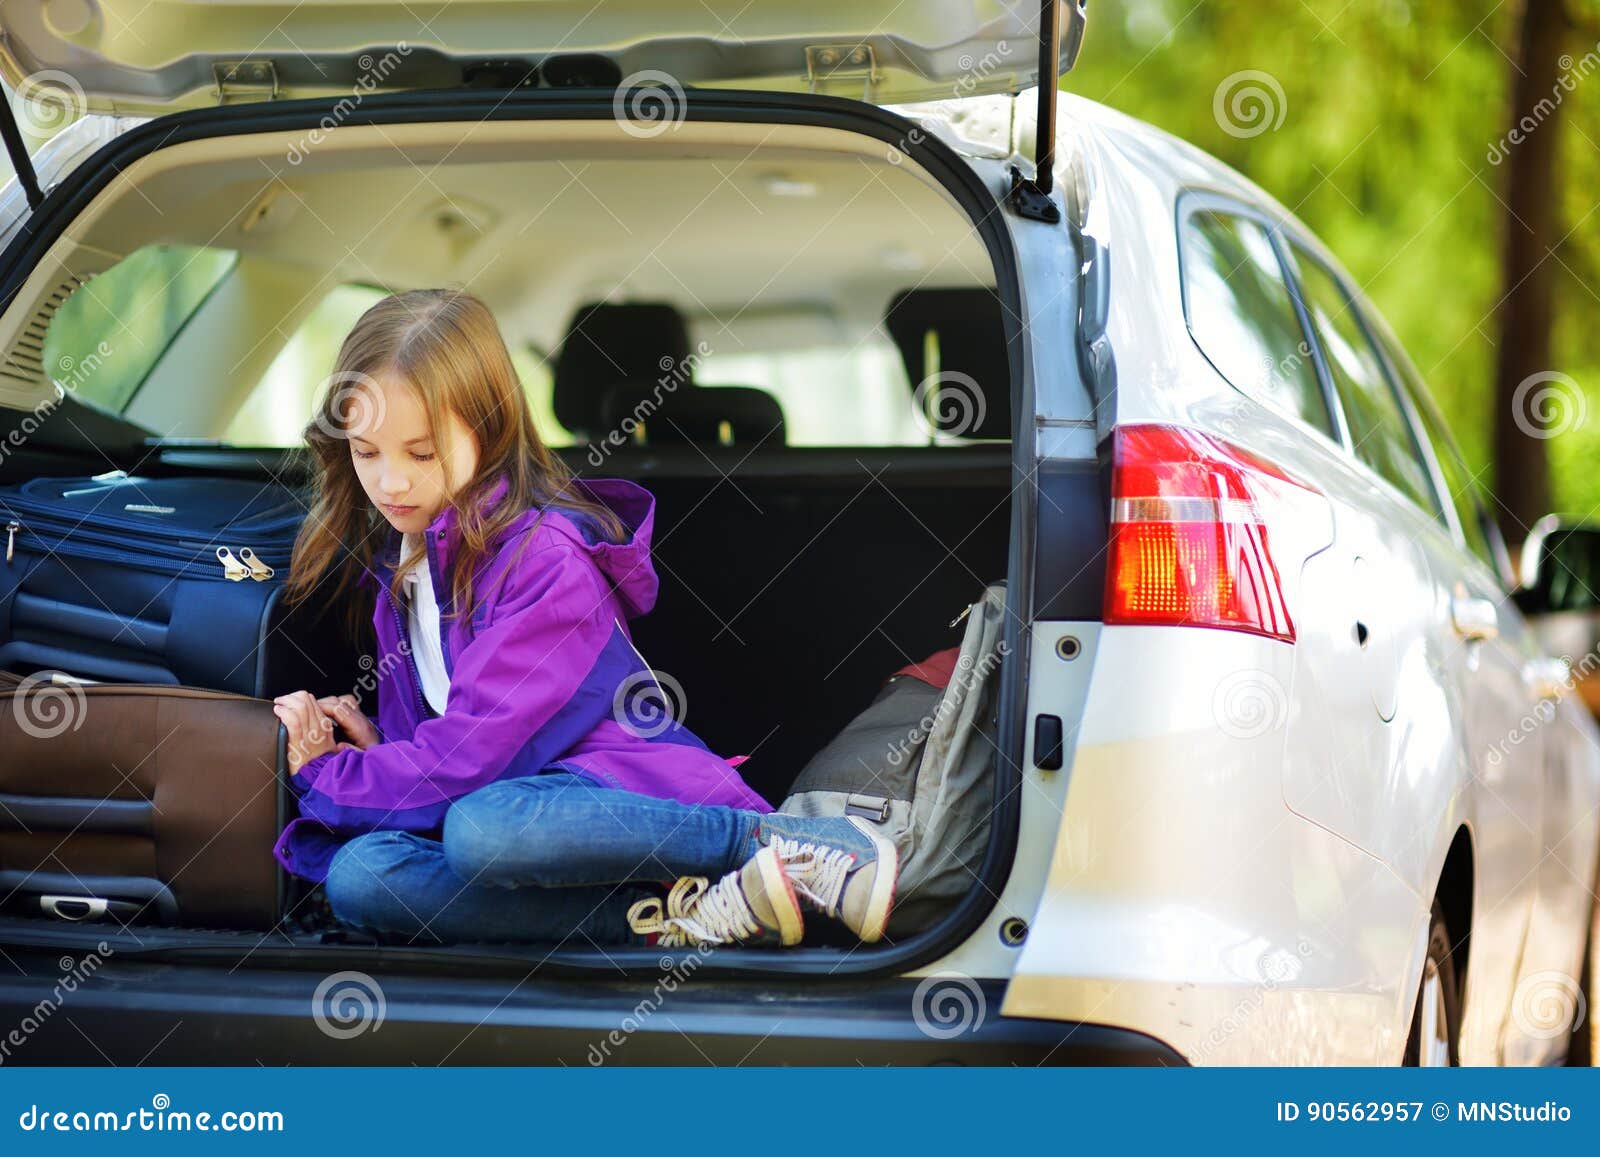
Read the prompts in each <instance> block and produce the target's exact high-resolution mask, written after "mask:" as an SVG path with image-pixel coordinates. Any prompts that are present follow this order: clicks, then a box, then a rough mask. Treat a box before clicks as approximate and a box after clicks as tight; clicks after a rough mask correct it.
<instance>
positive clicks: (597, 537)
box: [530, 478, 660, 619]
mask: <svg viewBox="0 0 1600 1157" xmlns="http://www.w3.org/2000/svg"><path fill="white" fill-rule="evenodd" d="M574 485H575V486H576V487H577V488H578V489H579V490H582V491H583V492H584V495H585V496H586V497H588V498H589V499H590V500H591V501H594V502H597V503H599V504H600V505H601V506H604V507H605V508H606V509H608V510H610V511H611V513H613V514H615V515H616V516H617V519H618V521H620V522H621V523H622V529H623V537H622V539H621V540H620V541H618V542H608V541H606V538H605V534H604V531H603V528H602V527H601V526H600V525H599V524H598V523H597V522H596V520H595V519H594V517H593V516H592V515H587V514H582V513H579V512H578V511H576V510H572V509H570V508H568V507H564V506H562V505H561V504H560V503H559V502H556V503H552V504H551V505H550V506H549V507H548V514H554V515H556V516H557V518H556V519H554V520H551V519H550V518H549V517H548V515H547V517H546V522H547V524H548V525H550V526H551V528H552V529H554V530H556V531H557V532H558V533H563V534H566V536H567V537H568V538H569V539H571V540H572V541H573V542H574V543H576V544H577V545H578V546H580V547H581V548H582V549H583V550H584V552H585V553H587V554H588V556H589V557H590V558H591V559H592V560H593V561H594V564H595V566H597V567H598V568H599V569H600V573H601V574H603V575H605V576H606V578H607V579H608V580H609V581H610V583H611V585H612V587H613V589H615V590H616V592H617V598H618V600H619V601H620V602H621V603H622V608H623V612H624V613H625V614H626V615H627V616H628V618H630V619H636V618H638V617H639V616H640V615H643V614H646V613H648V612H649V610H650V608H651V607H653V606H655V605H656V595H657V594H658V593H659V590H660V580H659V579H658V577H657V576H656V568H655V564H654V563H652V562H651V561H650V542H651V539H652V537H653V536H654V534H655V523H656V500H655V497H654V496H653V495H652V494H651V493H650V492H649V491H648V490H646V489H645V488H644V487H643V486H640V485H639V484H638V483H636V482H629V481H628V480H627V479H625V478H595V479H590V480H587V481H586V480H584V479H574ZM530 513H532V512H530Z"/></svg>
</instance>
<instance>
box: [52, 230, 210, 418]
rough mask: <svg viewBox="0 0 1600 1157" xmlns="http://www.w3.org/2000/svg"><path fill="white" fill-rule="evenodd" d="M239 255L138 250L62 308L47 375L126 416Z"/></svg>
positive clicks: (193, 249)
mask: <svg viewBox="0 0 1600 1157" xmlns="http://www.w3.org/2000/svg"><path fill="white" fill-rule="evenodd" d="M237 258H238V254H236V253H234V252H232V251H231V250H226V249H207V248H202V247H199V246H194V245H148V246H146V247H144V248H143V249H136V250H134V251H133V252H132V253H130V254H128V256H127V257H125V258H123V259H122V260H121V261H119V262H118V263H117V264H116V265H113V266H112V267H111V268H110V269H108V270H106V271H105V272H104V273H101V274H99V275H98V276H96V277H93V278H90V279H89V280H88V281H86V282H84V283H83V284H82V285H80V286H79V287H78V288H77V289H76V290H74V291H73V293H72V295H71V296H70V297H68V298H67V300H66V301H64V302H62V303H61V308H60V309H58V310H57V311H56V314H55V316H54V317H53V318H52V319H51V320H50V325H49V328H47V329H46V330H45V335H44V369H45V373H46V374H47V375H48V376H49V377H51V378H52V379H54V380H55V381H57V382H60V383H61V384H62V385H63V386H64V387H66V388H67V389H68V390H69V391H70V392H71V393H73V395H74V396H75V397H77V398H78V399H80V400H82V401H86V402H89V403H91V404H93V405H96V406H99V407H101V408H103V409H107V410H112V411H114V412H117V413H120V412H121V411H122V410H123V409H124V408H126V406H127V405H128V403H129V402H130V401H132V400H133V396H134V394H136V393H137V392H138V390H139V387H140V386H141V385H142V384H143V383H144V380H145V378H146V377H147V376H148V375H149V373H150V370H151V368H152V367H154V365H155V364H156V362H157V361H159V360H160V359H161V355H162V354H163V353H165V352H166V350H167V347H168V346H169V345H171V344H172V341H173V339H174V338H175V337H177V335H178V333H179V331H181V330H182V329H183V327H184V325H185V323H187V322H188V320H189V318H190V317H191V316H192V315H193V313H194V311H195V310H196V309H198V308H199V307H200V303H201V302H203V301H204V300H205V299H206V297H207V296H209V295H210V293H211V291H212V290H214V289H215V288H216V287H217V286H218V285H219V284H220V283H221V281H222V279H223V278H224V277H226V276H227V275H228V271H229V270H231V269H232V268H233V265H234V262H235V261H236V260H237Z"/></svg>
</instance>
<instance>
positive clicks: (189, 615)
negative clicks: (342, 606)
mask: <svg viewBox="0 0 1600 1157" xmlns="http://www.w3.org/2000/svg"><path fill="white" fill-rule="evenodd" d="M306 505H307V503H306V501H305V499H303V498H302V497H301V496H300V495H298V494H297V493H296V492H295V491H293V490H292V489H290V488H289V487H287V486H284V485H281V484H278V483H259V482H252V481H247V480H242V479H231V478H210V477H205V478H196V477H176V478H143V477H138V476H134V475H128V474H125V473H123V472H122V471H120V470H116V471H111V472H110V473H107V474H98V475H95V476H94V477H77V478H37V479H34V480H33V481H30V482H25V483H23V484H21V485H16V486H0V528H3V529H4V532H5V559H4V562H3V563H0V669H5V670H9V671H14V672H17V673H19V674H23V675H26V674H31V673H33V672H36V671H61V672H63V673H65V674H68V675H73V676H76V677H79V678H88V679H94V680H99V681H107V682H124V683H166V684H172V685H184V686H191V687H210V688H215V689H217V690H220V691H232V692H235V693H238V694H242V695H254V696H262V697H270V696H273V695H278V694H283V693H284V692H286V691H293V690H299V689H301V688H305V689H309V690H312V691H315V692H316V693H317V694H338V693H343V692H346V691H349V690H350V689H351V682H352V679H353V672H354V671H355V669H356V668H355V658H356V656H355V654H354V643H353V641H351V640H350V639H348V638H347V637H345V635H346V633H345V632H344V631H343V630H342V629H332V628H336V627H337V625H338V620H339V616H337V615H332V614H330V613H329V611H330V608H327V607H318V608H312V607H310V606H309V605H306V606H304V607H300V608H296V609H295V610H294V612H293V613H291V612H290V611H289V609H288V608H287V607H285V606H284V604H283V600H282V592H283V586H284V579H285V578H286V577H287V574H288V569H289V561H290V556H291V554H292V552H293V547H294V539H295V535H296V534H297V533H298V531H299V528H300V523H301V521H302V520H303V518H304V517H305V512H306Z"/></svg>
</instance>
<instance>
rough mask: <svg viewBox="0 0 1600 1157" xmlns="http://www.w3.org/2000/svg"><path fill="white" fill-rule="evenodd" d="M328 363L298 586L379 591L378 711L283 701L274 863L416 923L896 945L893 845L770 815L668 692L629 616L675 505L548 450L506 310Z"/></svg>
mask: <svg viewBox="0 0 1600 1157" xmlns="http://www.w3.org/2000/svg"><path fill="white" fill-rule="evenodd" d="M330 380H331V382H332V383H334V384H335V385H336V386H337V387H338V388H333V389H330V390H329V391H328V394H327V397H326V398H325V399H324V400H323V402H322V403H321V406H320V409H319V412H318V414H317V415H316V417H315V419H314V420H313V421H312V422H311V424H310V425H309V426H307V428H306V441H307V443H308V445H309V447H310V450H311V452H312V454H313V456H314V459H315V468H316V499H315V502H314V505H313V506H312V509H311V512H310V516H309V517H308V518H307V520H306V523H305V526H304V528H303V529H302V530H301V533H300V537H299V539H298V541H297V542H296V543H295V551H294V559H293V563H292V564H291V574H290V577H289V583H288V588H287V592H286V593H287V597H288V598H289V599H290V600H291V601H299V600H301V599H304V598H308V597H311V596H313V595H315V594H317V593H318V592H322V591H323V583H324V582H325V581H326V580H328V579H329V578H330V577H332V578H334V579H335V582H334V586H333V590H332V592H331V597H335V598H337V597H340V596H341V595H351V596H354V595H356V594H358V593H359V594H360V596H361V597H360V598H359V599H357V598H354V597H352V598H351V602H352V603H353V604H354V605H355V606H356V613H357V615H360V614H361V613H362V607H364V606H365V599H366V598H367V597H368V596H370V597H371V598H372V600H373V606H372V622H373V625H374V627H375V628H376V631H377V649H376V657H377V662H376V664H375V666H376V669H377V671H378V714H377V718H376V719H375V720H374V719H370V718H368V717H366V716H365V715H363V714H362V713H361V711H360V709H359V705H358V703H357V701H356V699H355V698H354V696H350V695H343V696H337V697H329V698H323V699H318V698H316V697H314V696H313V695H312V694H311V693H310V692H308V691H298V692H295V693H293V694H290V695H284V696H281V697H279V698H278V699H277V700H276V702H275V705H274V711H275V712H276V713H277V716H278V718H279V719H280V720H281V721H282V722H283V724H284V726H285V727H286V728H287V731H288V736H289V770H290V772H291V779H290V788H291V791H292V792H293V793H294V795H295V796H296V797H297V799H298V800H299V811H300V817H299V818H298V819H295V820H294V821H292V822H291V823H290V824H289V825H288V826H287V827H286V828H285V830H284V832H283V834H282V836H281V837H280V839H279V840H278V843H277V846H276V848H275V849H274V852H275V854H276V856H277V858H278V862H279V863H280V864H282V865H283V866H284V868H286V869H287V870H288V871H290V872H293V873H295V874H296V875H299V876H301V877H303V878H305V879H308V880H313V881H323V882H325V884H326V889H327V895H328V901H329V904H330V905H331V907H332V909H333V913H334V915H335V916H336V917H338V918H339V919H340V920H341V921H344V922H346V923H349V924H354V925H358V926H361V927H364V928H368V929H370V930H373V931H375V932H379V933H386V934H390V935H397V936H401V937H406V938H411V939H419V938H426V939H431V940H437V941H446V942H448V941H460V940H519V941H560V940H563V939H565V938H567V937H569V936H575V937H582V938H583V939H586V940H589V941H592V942H594V943H597V944H657V943H659V944H663V945H667V946H676V945H682V944H687V943H695V944H729V943H745V944H763V943H771V944H783V945H790V944H795V943H798V942H799V940H800V937H801V933H802V915H801V913H802V908H805V909H809V910H811V911H816V912H821V913H823V914H825V915H826V916H828V917H831V918H834V919H837V920H839V921H841V922H842V923H843V924H844V925H845V926H846V927H848V928H849V929H850V930H851V931H853V932H854V933H855V934H856V935H857V936H858V937H859V938H860V939H861V940H863V941H872V940H876V939H877V938H878V937H880V936H881V935H882V933H883V928H884V924H885V922H886V921H887V919H888V915H889V907H890V904H891V903H892V901H893V897H894V890H895V875H896V869H897V862H896V854H895V849H894V845H893V844H892V843H891V842H889V841H887V840H885V839H883V838H882V837H881V836H878V835H876V834H875V833H873V832H872V830H871V829H870V828H869V826H868V825H867V824H866V823H865V822H864V821H860V820H856V819H842V818H827V819H814V818H806V817H801V816H787V815H784V816H780V815H777V814H770V809H769V808H768V806H767V805H766V803H765V802H764V801H763V800H762V799H761V797H760V796H758V795H757V794H756V793H755V792H753V791H752V790H751V789H750V788H749V787H747V786H746V785H745V783H744V781H743V780H742V779H741V778H740V777H739V775H738V773H737V772H736V771H735V770H734V767H733V765H734V764H735V763H737V762H739V761H738V760H724V759H722V758H720V757H718V756H717V755H715V754H713V753H712V752H711V751H710V750H709V749H707V747H706V745H705V744H704V743H703V742H701V741H700V739H699V738H698V737H696V736H695V735H694V734H693V733H692V732H690V731H689V730H688V729H687V728H685V727H683V726H682V725H680V724H679V723H677V721H676V720H674V719H673V718H672V717H671V714H670V712H669V711H667V710H666V707H667V705H666V704H665V703H663V702H662V701H661V699H660V698H658V696H659V695H660V689H659V686H658V685H657V684H656V683H655V681H654V676H653V675H652V674H651V672H650V669H649V667H648V665H647V664H646V663H645V661H644V660H643V658H641V657H640V655H639V653H638V651H636V650H635V649H634V647H633V644H632V641H631V636H630V633H629V631H628V627H627V625H626V620H627V619H629V618H635V617H637V616H639V615H642V614H644V613H645V612H647V611H649V610H650V608H651V606H652V605H653V604H654V602H655V598H656V590H657V580H656V574H655V571H654V569H653V568H652V566H651V562H650V536H651V531H652V526H653V523H654V514H655V503H654V499H652V498H651V496H650V495H649V493H647V492H646V491H645V490H643V489H642V488H641V487H639V486H636V485H634V484H633V483H631V482H625V481H620V480H596V481H587V482H585V481H579V480H577V479H575V478H573V477H572V476H571V475H570V474H569V473H568V472H567V471H566V469H565V467H564V466H563V465H562V463H561V462H560V460H559V459H558V458H556V457H555V456H554V455H552V454H551V453H550V451H549V450H548V449H547V448H546V447H545V446H544V444H543V443H542V442H541V441H540V439H539V436H538V434H537V432H536V431H535V429H534V425H533V419H532V415H531V414H530V412H529V410H528V404H527V399H526V398H525V396H524V395H523V391H522V388H521V385H520V383H519V382H518V380H517V376H516V372H515V370H514V369H513V368H512V365H511V359H510V356H509V355H508V353H507V352H506V346H505V342H504V340H503V339H502V338H501V336H500V332H499V329H498V327H497V326H496V324H495V322H494V318H493V317H492V316H491V314H490V313H489V311H488V309H487V308H485V307H484V305H483V304H482V303H481V302H480V301H478V300H477V299H476V298H474V297H472V296H470V295H469V294H466V293H462V292H457V291H448V290H418V291H414V292H411V293H404V294H399V295H397V296H393V297H388V298H385V299H384V300H382V301H380V302H379V303H378V304H377V305H375V306H373V307H372V308H371V309H369V310H368V311H367V312H366V313H365V314H364V315H362V317H361V319H360V320H359V321H358V322H357V323H356V325H355V328H354V329H353V330H351V332H350V334H349V336H348V337H346V339H345V341H344V344H343V346H342V347H341V349H340V351H339V357H338V362H337V365H336V366H335V372H334V375H333V377H332V379H330ZM323 597H329V596H328V594H326V593H325V594H324V595H323ZM335 729H337V730H338V732H340V733H342V735H343V739H342V740H340V741H336V740H335ZM713 877H715V878H718V879H717V882H716V883H715V884H713V883H711V882H710V880H711V878H713ZM663 881H671V884H670V888H669V890H667V893H666V895H665V896H664V897H663V896H662V895H661V883H660V882H663Z"/></svg>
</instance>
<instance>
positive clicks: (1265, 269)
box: [1183, 210, 1333, 437]
mask: <svg viewBox="0 0 1600 1157" xmlns="http://www.w3.org/2000/svg"><path fill="white" fill-rule="evenodd" d="M1183 292H1184V308H1185V312H1186V315H1187V317H1188V321H1189V332H1190V334H1191V335H1193V337H1194V340H1195V344H1196V345H1198V346H1199V347H1200V352H1201V353H1203V354H1205V355H1206V359H1207V360H1208V361H1209V362H1210V363H1211V364H1212V365H1213V366H1215V367H1216V369H1217V372H1218V373H1220V374H1221V375H1222V376H1223V377H1225V378H1227V379H1228V381H1229V382H1231V383H1233V385H1234V386H1235V387H1237V388H1238V389H1239V390H1242V391H1243V392H1244V393H1246V394H1249V395H1250V396H1251V397H1253V398H1256V399H1257V400H1259V401H1262V402H1265V403H1266V404H1267V405H1269V406H1271V407H1272V408H1273V409H1275V410H1278V411H1279V412H1280V413H1283V414H1287V415H1288V416H1290V417H1292V418H1299V419H1300V420H1301V421H1303V422H1305V423H1306V424H1307V425H1309V426H1312V427H1313V428H1315V429H1317V430H1320V431H1321V432H1322V433H1324V434H1326V435H1328V436H1329V437H1332V436H1333V420H1332V417H1331V415H1330V414H1329V412H1328V403H1327V399H1326V398H1325V397H1324V396H1323V393H1322V386H1321V383H1320V382H1319V381H1318V380H1317V370H1316V365H1315V364H1314V363H1313V362H1312V359H1311V356H1310V350H1309V349H1308V348H1307V347H1306V345H1305V334H1304V333H1303V332H1302V330H1301V328H1300V319H1299V316H1298V315H1297V314H1296V313H1295V309H1294V299H1293V298H1292V297H1291V296H1290V294H1289V286H1288V284H1287V283H1286V282H1285V281H1284V277H1283V269H1282V267H1281V266H1280V265H1279V263H1278V255H1277V253H1276V251H1275V250H1274V249H1273V246H1272V240H1271V238H1270V237H1269V235H1268V234H1267V231H1266V230H1265V229H1264V228H1262V226H1260V225H1259V224H1257V223H1256V222H1255V221H1252V220H1250V219H1249V218H1246V217H1239V216H1235V215H1232V214H1228V213H1219V212H1214V211H1211V210H1204V211H1201V212H1197V213H1193V214H1190V216H1189V217H1188V218H1187V219H1186V220H1185V222H1184V226H1183Z"/></svg>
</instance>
